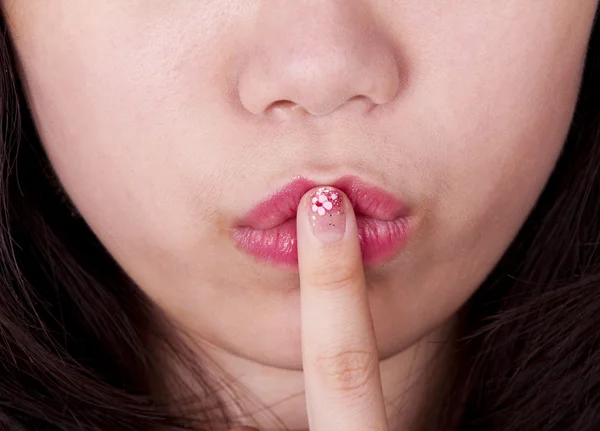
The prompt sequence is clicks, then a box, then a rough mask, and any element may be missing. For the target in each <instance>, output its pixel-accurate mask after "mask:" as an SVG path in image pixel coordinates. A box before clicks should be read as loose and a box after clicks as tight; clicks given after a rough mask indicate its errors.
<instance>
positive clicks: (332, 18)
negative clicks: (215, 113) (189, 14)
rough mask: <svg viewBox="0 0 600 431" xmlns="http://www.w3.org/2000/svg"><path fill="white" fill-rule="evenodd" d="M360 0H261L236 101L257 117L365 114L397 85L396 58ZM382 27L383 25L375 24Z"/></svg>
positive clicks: (387, 99)
mask: <svg viewBox="0 0 600 431" xmlns="http://www.w3.org/2000/svg"><path fill="white" fill-rule="evenodd" d="M368 4H369V2H368V1H362V0H327V1H323V0H293V1H290V0H271V1H268V2H262V7H261V9H260V11H259V14H258V17H257V21H256V22H255V27H254V30H253V32H252V37H251V39H250V40H249V41H248V48H247V56H246V57H245V60H244V62H243V63H242V65H241V69H240V71H239V73H240V74H239V78H238V92H239V98H240V101H241V104H242V105H243V106H244V108H245V109H246V110H247V111H249V112H250V113H252V114H255V115H266V116H273V115H275V114H276V113H278V114H280V113H281V112H282V111H283V112H286V113H288V114H293V113H302V114H307V113H308V114H312V115H325V114H328V113H331V112H333V111H335V110H338V109H340V108H341V107H343V106H344V105H346V104H348V103H349V102H350V101H352V104H353V105H354V106H357V103H358V105H360V106H361V109H363V111H365V112H368V111H370V110H371V109H373V108H374V107H376V106H378V105H383V104H386V103H388V102H390V101H391V100H392V99H394V97H395V96H396V94H397V92H398V90H399V86H400V67H399V61H398V58H399V55H398V53H397V52H396V51H395V49H394V44H393V42H392V41H391V39H390V38H389V37H387V35H386V34H385V32H384V31H382V30H381V28H378V26H377V22H376V19H375V18H374V16H373V14H372V13H371V11H370V10H369V8H368ZM379 27H382V26H379Z"/></svg>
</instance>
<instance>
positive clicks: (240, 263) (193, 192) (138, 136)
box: [3, 0, 597, 368]
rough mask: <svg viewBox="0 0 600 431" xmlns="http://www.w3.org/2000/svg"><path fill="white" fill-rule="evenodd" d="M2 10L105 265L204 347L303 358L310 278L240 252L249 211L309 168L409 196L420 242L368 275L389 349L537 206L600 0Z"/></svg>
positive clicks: (451, 295) (496, 254)
mask: <svg viewBox="0 0 600 431" xmlns="http://www.w3.org/2000/svg"><path fill="white" fill-rule="evenodd" d="M3 4H4V7H5V9H6V11H5V16H6V18H7V20H8V23H9V28H10V31H11V34H12V37H13V40H14V43H15V45H16V48H17V52H18V56H19V59H20V67H21V72H22V78H23V82H24V86H25V90H26V92H27V96H28V98H29V102H30V106H31V110H32V112H33V115H34V118H35V121H36V124H37V127H38V131H39V134H40V136H41V139H42V141H43V144H44V146H45V148H46V150H47V152H48V154H49V157H50V159H51V161H52V163H53V164H54V166H55V168H56V170H57V173H58V175H59V177H60V179H61V181H62V182H63V184H64V186H65V189H66V191H67V192H68V194H69V195H70V196H71V197H72V199H73V201H74V203H75V205H76V206H77V207H78V209H79V210H80V212H81V214H82V216H83V217H84V218H85V220H86V221H87V222H88V224H89V226H90V227H91V229H92V230H93V231H94V232H95V233H96V235H97V236H98V238H99V239H100V240H101V241H102V243H103V244H104V245H105V246H106V248H107V249H108V250H109V251H110V253H111V254H112V255H113V256H114V257H115V258H116V260H117V261H118V262H119V263H120V264H121V265H122V267H123V268H124V269H125V271H126V272H127V273H128V274H129V275H130V276H131V278H132V279H133V280H134V281H135V282H136V283H137V284H138V285H139V287H140V288H141V289H142V290H143V291H144V292H146V293H147V294H148V295H149V296H150V297H151V298H152V299H153V300H154V301H155V302H156V303H158V304H159V305H160V306H161V307H162V308H164V309H165V310H166V311H167V312H168V314H170V315H171V316H172V317H174V318H175V319H177V320H178V321H179V323H181V324H183V325H185V327H186V328H188V329H190V330H193V331H195V333H196V334H197V336H198V337H200V338H202V339H203V340H205V341H208V342H209V343H212V344H214V345H217V346H219V347H223V348H225V349H227V350H228V351H229V352H232V353H234V354H236V355H240V356H243V357H246V358H251V359H253V360H256V361H259V362H261V363H265V364H271V365H275V366H280V367H286V368H299V367H300V366H301V350H300V347H301V346H300V333H299V323H300V320H299V319H300V310H299V293H300V292H299V289H298V282H299V279H298V272H297V268H296V267H295V266H294V265H291V266H290V265H282V264H280V263H275V262H269V261H265V260H263V259H260V258H258V257H256V256H255V255H253V254H251V253H249V252H248V251H247V250H245V249H244V248H242V247H240V246H239V244H238V243H237V242H236V241H234V239H233V237H232V235H231V233H232V229H234V228H236V227H238V226H239V220H240V218H241V217H243V216H244V214H246V213H247V212H248V211H249V210H251V209H252V208H253V207H254V206H255V205H256V204H257V203H259V202H260V201H262V200H264V199H265V198H267V197H268V196H269V195H270V194H272V193H273V192H275V191H276V190H278V189H280V188H281V187H283V186H285V185H286V184H289V183H290V182H291V181H292V180H294V179H297V178H299V177H302V178H305V179H307V180H309V181H313V182H315V183H317V184H323V185H327V184H331V183H335V182H336V181H337V180H338V179H339V178H341V177H347V176H354V177H357V178H360V179H361V181H364V182H366V183H368V184H371V185H375V186H378V187H380V188H382V189H384V190H385V191H387V192H388V193H390V194H392V195H394V196H395V197H397V198H398V199H401V200H402V201H403V202H404V203H405V204H406V206H407V208H408V210H409V212H410V229H411V230H410V234H409V236H408V238H407V242H406V244H404V246H403V247H401V248H400V249H399V250H398V251H397V252H395V253H394V254H392V255H390V256H387V257H386V258H384V259H383V260H382V259H380V260H379V261H375V262H371V263H369V264H368V265H367V269H366V277H367V282H368V286H369V295H370V297H369V298H370V304H371V307H372V314H373V319H374V325H375V331H376V336H377V340H378V344H379V350H380V352H381V356H382V358H385V357H389V356H391V355H393V354H395V353H397V352H400V351H402V350H403V349H406V348H407V347H408V346H410V345H411V344H413V343H415V342H416V341H417V340H418V339H420V338H422V337H423V336H424V335H426V334H427V333H428V332H430V331H432V330H433V329H435V328H437V327H439V326H440V325H442V324H443V323H444V322H446V321H448V319H449V318H450V317H451V316H452V315H453V314H455V313H456V311H457V309H458V308H459V307H460V306H461V305H462V304H464V302H465V301H466V300H467V298H468V297H469V296H470V295H471V294H472V293H473V292H474V291H475V290H476V289H477V287H478V286H479V285H480V283H481V282H482V281H483V279H484V278H485V277H486V275H487V274H488V273H489V272H490V270H491V269H492V268H493V266H494V265H495V264H496V262H497V261H498V260H499V259H500V257H501V255H502V254H503V252H504V251H505V250H506V248H507V247H508V245H509V243H510V242H511V240H512V239H513V238H514V236H515V235H516V233H517V231H518V230H519V228H520V226H521V225H522V223H523V222H524V220H525V218H526V217H527V215H528V213H529V212H530V210H531V209H532V207H533V205H534V204H535V202H536V200H537V198H538V196H539V194H540V192H541V190H542V188H543V187H544V185H545V183H546V181H547V179H548V177H549V175H550V173H551V171H552V169H553V166H554V164H555V162H556V160H557V158H558V155H559V153H560V151H561V148H562V146H563V143H564V140H565V137H566V134H567V132H568V128H569V124H570V121H571V118H572V114H573V109H574V106H575V102H576V98H577V94H578V89H579V85H580V78H581V73H582V66H583V61H584V57H585V53H586V48H587V43H588V38H589V35H590V30H591V26H592V21H593V16H594V12H595V8H596V6H597V0H570V1H564V0H545V1H536V0H519V1H513V0H509V1H503V2H498V1H497V0H476V1H475V0H473V1H463V2H456V1H433V0H428V1H423V0H406V1H375V0H371V1H367V0H363V1H361V0H352V1H348V0H329V1H321V2H317V1H269V2H259V1H249V0H237V1H235V0H229V1H208V0H204V1H186V0H177V1H158V0H103V1H94V2H88V1H75V0H55V1H33V0H5V1H3ZM275 210H277V209H276V208H275ZM291 245H292V246H293V244H291ZM292 249H293V248H292Z"/></svg>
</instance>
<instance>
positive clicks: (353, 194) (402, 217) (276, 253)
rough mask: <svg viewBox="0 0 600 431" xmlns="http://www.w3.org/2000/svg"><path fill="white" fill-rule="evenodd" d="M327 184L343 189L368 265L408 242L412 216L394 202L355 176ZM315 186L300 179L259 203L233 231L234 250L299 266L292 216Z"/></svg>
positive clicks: (284, 264) (399, 203) (311, 182)
mask: <svg viewBox="0 0 600 431" xmlns="http://www.w3.org/2000/svg"><path fill="white" fill-rule="evenodd" d="M327 185H329V186H333V187H336V188H338V189H340V190H341V191H343V192H344V193H345V194H346V195H347V196H348V198H349V200H350V202H351V204H352V206H353V208H354V211H355V213H356V223H357V227H358V235H359V239H360V246H361V252H362V257H363V263H364V264H365V265H366V266H370V265H375V264H378V263H381V262H383V261H384V260H386V259H387V258H390V257H391V256H393V255H394V254H396V253H397V252H398V251H399V249H400V248H401V247H402V245H404V244H405V243H406V241H407V239H408V236H409V233H410V223H409V215H410V214H409V211H408V208H407V206H406V205H405V204H404V203H403V202H402V201H400V200H399V199H398V198H396V197H394V196H393V195H391V194H390V193H388V192H386V191H385V190H383V189H381V188H379V187H376V186H373V185H369V184H366V183H365V182H363V181H361V180H360V179H358V178H356V177H353V176H345V177H342V178H340V179H339V180H337V181H335V182H333V183H332V184H327ZM316 186H317V184H316V183H315V182H313V181H309V180H307V179H305V178H300V179H297V180H294V181H292V182H290V183H289V184H287V185H286V186H284V187H282V188H281V189H279V190H277V191H276V192H274V193H273V194H271V195H270V196H269V197H267V198H266V199H265V200H263V201H261V202H260V203H258V204H257V205H256V206H255V207H254V208H252V209H251V210H250V211H249V212H248V213H247V214H246V215H244V216H243V217H242V218H241V219H240V220H238V222H237V223H236V224H235V226H234V228H233V229H232V231H231V237H232V239H233V241H234V242H235V244H236V246H237V247H238V248H240V249H241V250H243V251H245V252H247V253H249V254H251V255H253V256H254V257H256V258H258V259H260V260H264V261H267V262H270V263H273V264H276V265H283V266H292V267H297V266H298V251H297V245H296V212H297V208H298V204H299V203H300V199H301V198H302V196H303V195H304V194H305V193H306V192H307V191H309V190H310V189H312V188H313V187H316Z"/></svg>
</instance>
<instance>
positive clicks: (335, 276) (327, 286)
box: [314, 263, 361, 291]
mask: <svg viewBox="0 0 600 431" xmlns="http://www.w3.org/2000/svg"><path fill="white" fill-rule="evenodd" d="M360 276H361V273H360V272H359V271H358V270H357V269H356V268H354V267H353V266H351V265H347V266H343V265H340V264H339V263H332V264H331V265H325V266H323V267H322V269H321V270H320V271H319V272H318V273H317V274H315V277H314V286H315V287H316V288H318V289H320V290H330V291H338V290H345V289H346V288H349V287H351V286H353V285H354V284H356V282H357V281H359V280H360Z"/></svg>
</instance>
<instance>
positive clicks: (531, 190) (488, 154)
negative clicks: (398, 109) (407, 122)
mask: <svg viewBox="0 0 600 431" xmlns="http://www.w3.org/2000/svg"><path fill="white" fill-rule="evenodd" d="M552 3H553V4H555V6H554V8H552V7H549V8H548V9H549V10H550V11H548V10H545V6H544V5H542V3H541V2H539V3H536V4H535V5H524V6H522V7H521V6H519V7H514V9H515V10H514V11H513V12H512V13H511V14H507V13H506V11H504V12H502V8H500V10H499V14H492V13H491V12H492V11H493V9H492V8H490V7H489V5H488V6H487V7H486V8H485V9H486V11H482V12H481V13H473V14H467V13H465V14H459V15H460V16H461V17H464V18H461V19H457V20H455V21H451V20H447V21H443V22H442V21H440V22H439V23H435V24H436V25H434V26H433V27H436V26H439V27H441V29H440V28H438V30H436V31H435V36H434V35H432V36H431V37H425V39H426V40H427V41H429V43H431V46H427V42H425V43H422V44H421V49H422V50H423V51H425V52H427V51H429V50H433V47H434V46H436V47H438V48H439V47H441V46H443V47H444V49H437V50H436V51H435V53H436V55H435V57H431V58H428V59H425V60H423V61H422V62H421V63H418V62H417V63H415V64H414V68H415V70H414V73H415V76H419V77H420V79H418V80H417V81H416V82H415V86H416V87H417V88H416V89H415V90H414V92H415V94H417V93H418V94H420V97H422V99H421V102H422V103H423V107H422V109H424V111H425V112H427V113H428V115H427V120H428V123H425V122H421V123H420V124H419V125H418V126H417V127H418V128H419V129H420V130H424V131H426V134H427V138H426V139H425V141H424V142H427V144H426V147H427V151H424V150H421V153H420V154H422V155H423V157H426V158H427V159H426V162H425V164H426V165H427V166H429V167H431V169H433V170H434V171H435V172H436V176H435V178H436V179H435V180H434V182H435V184H432V186H433V187H432V188H431V190H430V193H431V196H430V200H431V202H432V203H431V207H430V208H429V209H428V210H429V212H430V213H432V214H435V217H436V220H437V221H436V222H435V223H432V224H431V225H432V226H431V227H432V230H434V231H435V232H434V235H433V237H436V238H444V240H442V241H440V242H439V243H438V244H437V246H436V250H437V252H439V253H440V256H445V257H446V258H448V257H449V256H453V257H452V259H458V258H459V257H458V256H460V255H463V257H464V256H473V255H477V256H481V257H482V258H485V259H486V260H487V263H488V265H487V266H489V264H490V262H492V261H493V260H494V259H496V258H497V257H498V256H499V255H500V254H501V253H502V251H503V250H504V249H505V247H506V246H507V245H508V243H509V242H510V241H511V240H512V238H513V237H514V235H515V234H516V232H517V230H518V228H519V227H520V225H521V224H522V222H523V221H524V219H525V218H526V216H527V214H528V213H529V211H530V210H531V208H532V207H533V205H534V204H535V202H536V200H537V198H538V196H539V194H540V193H541V190H542V189H543V187H544V185H545V183H546V181H547V179H548V177H549V175H550V173H551V171H552V169H553V167H554V165H555V163H556V160H557V158H558V156H559V154H560V151H561V149H562V146H563V143H564V141H565V138H566V136H567V133H568V130H569V125H570V122H571V119H572V115H573V109H574V106H575V102H576V98H577V95H578V90H579V84H580V76H581V72H582V59H583V58H585V49H586V46H587V40H588V37H589V29H590V28H591V19H593V9H592V6H593V5H592V2H587V3H586V4H585V5H584V4H583V3H582V2H580V3H582V4H581V5H580V6H581V8H582V9H583V10H582V12H581V15H580V14H579V13H578V12H575V9H574V7H575V6H574V5H571V6H570V7H565V6H561V5H559V4H558V2H552ZM584 6H585V7H584ZM553 9H554V10H553ZM564 9H568V10H564ZM501 12H502V13H501ZM503 14H504V15H506V16H503ZM532 16H534V17H537V19H536V20H533V21H532V19H531V17H532ZM466 17H470V20H467V19H466ZM475 18H477V19H475ZM582 20H583V21H582ZM583 23H584V24H585V25H583ZM444 34H452V35H453V36H452V37H451V38H448V39H447V40H441V39H440V38H439V37H440V36H441V35H444ZM415 43H418V42H416V41H415ZM421 82H422V88H421V89H420V90H419V88H418V87H419V85H420V83H421ZM482 267H483V268H485V267H486V265H482Z"/></svg>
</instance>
